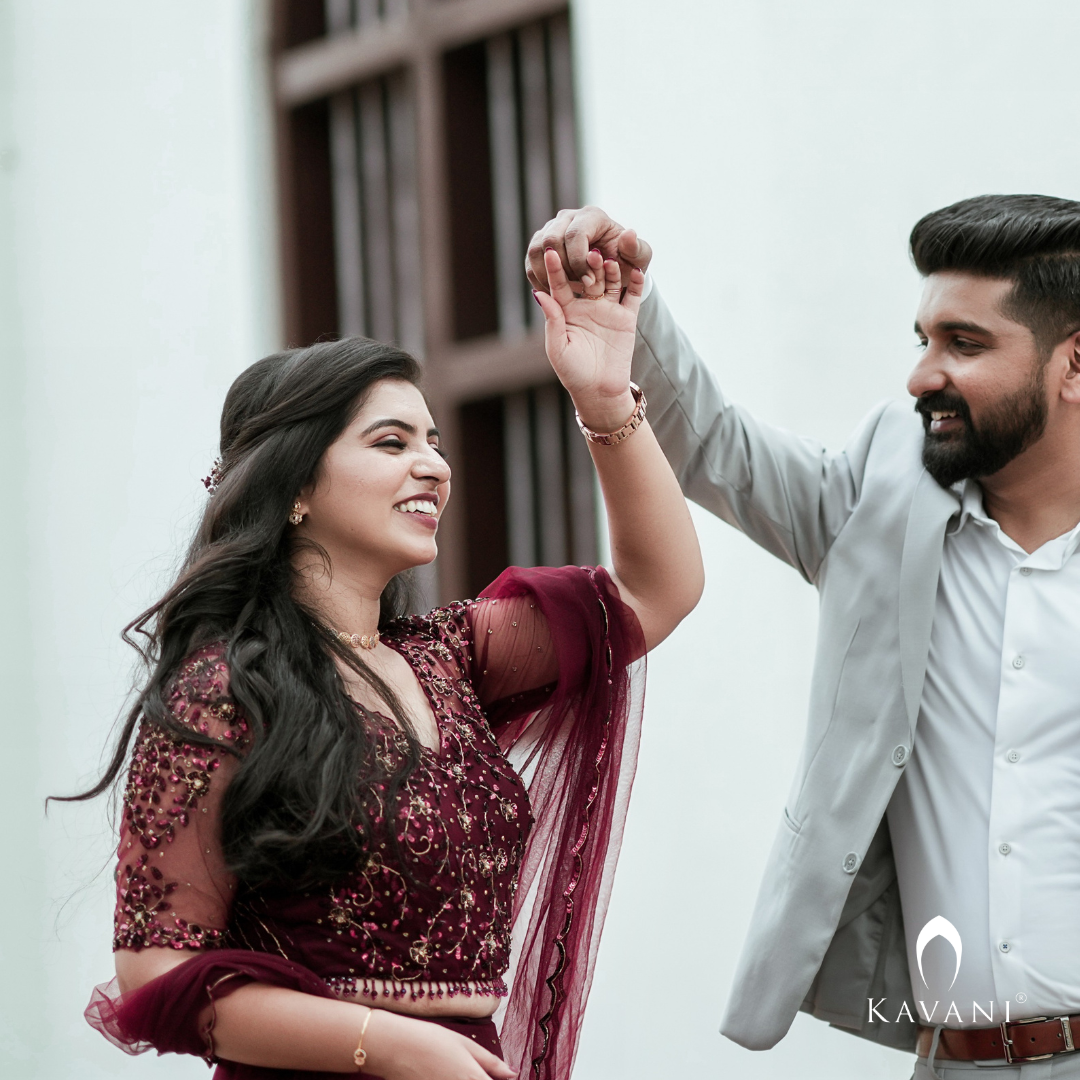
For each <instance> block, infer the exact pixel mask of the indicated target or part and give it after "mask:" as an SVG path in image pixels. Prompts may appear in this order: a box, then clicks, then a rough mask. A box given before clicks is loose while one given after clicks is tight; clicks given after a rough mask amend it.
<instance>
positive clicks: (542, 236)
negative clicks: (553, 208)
mask: <svg viewBox="0 0 1080 1080" xmlns="http://www.w3.org/2000/svg"><path fill="white" fill-rule="evenodd" d="M577 213H580V211H578V210H560V211H559V212H558V214H556V215H555V217H554V218H552V219H551V221H549V222H548V223H547V224H546V225H545V226H544V227H543V228H542V229H537V230H536V232H535V233H533V238H532V239H531V240H530V241H529V249H528V251H527V252H526V255H525V274H526V276H527V277H528V279H529V283H530V284H531V285H532V287H533V288H534V289H540V290H541V291H543V292H548V291H549V290H548V275H547V267H546V266H545V265H544V252H545V251H547V250H548V249H549V248H550V249H551V250H553V251H555V252H556V253H557V254H558V256H559V261H560V262H564V260H565V255H566V248H565V246H564V240H565V236H566V229H567V227H568V226H569V224H570V222H571V221H572V220H573V217H574V215H575V214H577Z"/></svg>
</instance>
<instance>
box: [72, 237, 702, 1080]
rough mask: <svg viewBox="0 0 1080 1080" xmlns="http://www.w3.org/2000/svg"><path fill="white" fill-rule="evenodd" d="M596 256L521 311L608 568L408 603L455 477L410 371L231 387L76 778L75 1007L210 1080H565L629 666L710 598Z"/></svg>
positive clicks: (316, 355)
mask: <svg viewBox="0 0 1080 1080" xmlns="http://www.w3.org/2000/svg"><path fill="white" fill-rule="evenodd" d="M591 270H592V272H591V273H590V274H589V275H587V280H586V281H585V282H584V288H585V292H584V294H583V295H581V296H578V297H575V296H574V294H573V293H572V292H571V291H570V288H569V286H568V285H567V283H566V282H565V280H563V281H561V282H560V281H558V280H557V274H553V277H552V281H553V286H554V291H553V295H552V296H550V297H549V296H546V295H545V296H543V297H541V298H539V300H540V303H541V306H542V308H543V310H544V315H545V318H546V321H547V348H548V355H549V358H550V359H551V361H552V365H553V366H554V367H555V370H556V373H557V374H558V375H559V378H560V379H561V380H562V382H563V385H564V386H565V387H566V388H567V390H568V391H569V392H570V394H571V396H572V397H573V399H574V402H575V404H576V406H577V408H578V411H579V417H580V421H581V425H582V430H583V432H584V433H585V435H586V437H587V438H588V439H589V445H590V449H591V450H592V453H593V458H594V461H595V464H596V467H597V470H598V472H599V475H600V480H601V485H602V487H603V489H604V493H605V497H606V500H607V506H608V517H609V527H610V531H611V537H612V550H613V551H614V552H615V568H614V569H615V572H614V574H613V575H609V574H608V573H607V572H606V571H605V570H603V569H602V568H589V567H584V568H583V567H563V568H558V569H556V568H543V569H536V570H520V569H510V570H508V571H506V572H505V573H504V574H502V575H501V576H500V577H499V578H498V579H497V580H496V581H495V582H494V583H493V584H492V585H491V586H489V587H488V588H487V589H486V590H484V593H483V595H482V597H481V598H480V599H477V600H470V601H465V602H459V603H455V604H451V605H450V606H448V607H445V608H440V609H436V610H435V611H432V612H429V613H428V614H427V615H424V616H412V617H407V616H406V611H407V610H408V574H409V571H410V570H411V569H412V568H414V567H416V566H422V565H425V564H427V563H430V562H431V561H432V560H433V559H434V558H435V556H436V554H437V550H438V549H437V544H436V536H437V532H438V527H439V519H440V518H441V516H442V513H443V512H444V510H445V507H446V504H447V500H448V499H449V497H450V480H451V473H450V466H449V464H448V463H447V461H446V459H445V457H444V455H443V453H442V451H441V450H440V448H439V432H438V429H437V428H436V426H435V423H434V420H433V418H432V416H431V414H430V411H429V409H428V406H427V403H426V401H425V399H424V396H423V394H422V393H421V391H420V389H419V386H418V383H419V376H420V368H419V365H418V364H417V363H416V361H415V360H413V359H412V358H411V357H410V356H408V355H407V354H406V353H404V352H402V351H401V350H399V349H397V348H395V347H393V346H390V345H383V344H379V343H377V342H373V341H369V340H367V339H364V338H349V339H345V340H342V341H338V342H326V343H321V344H318V345H315V346H312V347H311V348H308V349H303V350H292V351H289V352H284V353H279V354H277V355H275V356H270V357H267V358H266V359H264V360H261V361H259V362H258V363H256V364H254V365H253V366H252V367H250V368H249V369H248V370H247V371H245V372H244V373H243V374H242V375H241V376H240V377H239V378H238V379H237V380H236V382H235V383H234V384H233V387H232V388H231V390H230V391H229V394H228V397H227V398H226V402H225V408H224V411H223V414H222V420H221V459H220V463H219V465H218V466H217V467H216V469H215V473H214V477H213V484H212V493H211V498H210V499H209V500H208V503H207V508H206V512H205V514H204V516H203V520H202V522H201V524H200V526H199V530H198V532H197V534H196V537H195V539H194V542H193V543H192V546H191V550H190V552H189V554H188V558H187V561H186V563H185V565H184V568H183V570H182V572H181V574H180V577H179V579H178V580H177V582H176V583H175V584H174V585H173V587H172V588H171V589H170V590H169V591H168V593H166V595H165V596H164V597H163V598H162V600H160V601H159V602H158V603H157V604H155V605H154V606H153V607H152V608H151V609H150V610H149V611H147V612H145V613H144V614H143V615H142V616H140V617H139V618H138V619H137V620H136V621H135V622H134V623H133V624H132V625H131V626H130V627H129V628H128V630H129V632H131V631H134V632H135V633H136V634H138V635H141V636H142V638H143V639H144V641H145V642H146V644H145V645H144V646H143V649H144V656H145V658H146V661H147V676H146V680H145V684H144V686H143V689H142V692H141V694H140V696H139V699H138V701H137V702H136V703H135V706H134V707H133V708H132V710H131V711H130V713H129V714H128V716H127V720H126V724H125V726H124V728H123V731H122V733H121V737H120V739H119V742H118V745H117V746H116V748H115V752H114V755H113V757H112V760H111V763H110V765H109V767H108V769H107V770H106V772H105V774H104V775H103V777H102V778H101V781H100V782H99V783H98V784H97V785H96V786H95V787H94V788H93V789H92V790H91V791H89V792H86V793H84V794H83V795H81V796H77V797H78V798H89V797H92V796H94V795H97V794H99V793H101V792H102V791H104V790H105V789H106V788H107V787H109V786H110V785H111V784H112V783H113V782H114V781H115V780H116V779H117V778H118V777H119V776H120V775H121V774H122V773H123V771H124V769H125V766H126V767H127V772H126V775H127V784H126V787H125V789H124V795H123V819H122V823H121V831H120V838H119V848H118V862H119V865H118V869H117V903H116V919H115V935H114V947H115V950H116V975H117V979H116V980H115V981H114V982H113V983H112V984H110V985H108V986H103V987H100V988H99V989H98V990H97V991H96V992H95V995H94V998H93V999H92V1001H91V1005H90V1007H89V1009H88V1010H87V1016H88V1019H89V1020H90V1022H91V1023H92V1024H93V1025H94V1026H96V1027H97V1028H98V1029H99V1030H100V1031H101V1032H102V1033H103V1034H105V1035H106V1036H107V1037H108V1038H110V1039H111V1040H113V1041H114V1042H116V1043H117V1044H118V1045H120V1046H122V1047H124V1048H125V1049H127V1050H128V1051H129V1052H133V1053H137V1052H140V1051H142V1050H145V1049H149V1048H151V1047H154V1048H156V1049H157V1050H158V1051H159V1052H162V1053H165V1052H177V1053H189V1054H199V1055H202V1056H204V1057H205V1058H206V1059H207V1060H208V1061H212V1062H217V1063H218V1070H217V1072H216V1073H215V1076H216V1077H218V1078H219V1080H222V1078H230V1077H231V1078H236V1080H239V1078H241V1077H242V1078H246V1080H252V1078H256V1077H263V1076H265V1077H270V1076H274V1077H283V1076H296V1077H302V1076H319V1075H328V1074H335V1073H348V1072H357V1071H359V1070H360V1069H365V1070H366V1071H367V1072H368V1074H369V1075H371V1074H378V1075H379V1076H382V1077H384V1078H386V1080H421V1078H423V1080H451V1078H453V1080H462V1078H464V1080H482V1078H484V1077H500V1078H507V1077H510V1076H511V1075H513V1073H514V1072H517V1073H522V1072H524V1071H525V1070H527V1069H528V1070H530V1071H531V1074H532V1075H533V1076H535V1077H538V1078H549V1080H566V1078H567V1077H569V1075H570V1070H571V1067H572V1063H573V1058H574V1051H575V1044H576V1039H577V1034H578V1031H579V1029H580V1022H581V1016H582V1012H583V1009H584V1005H585V999H586V997H587V994H588V988H589V985H590V983H591V979H592V968H593V962H594V959H595V955H596V949H597V946H598V941H599V933H600V929H601V927H602V924H603V918H604V908H605V903H606V897H607V895H608V893H609V891H610V886H611V875H612V874H613V872H614V865H615V856H616V854H617V847H618V840H619V837H620V836H621V832H622V821H623V818H624V815H625V812H626V803H627V797H628V795H629V786H630V782H631V780H632V776H633V768H634V761H635V756H636V742H637V724H638V720H639V717H640V690H641V679H640V678H639V677H638V675H639V674H640V665H636V664H635V661H638V660H639V659H640V658H641V657H642V656H643V655H644V653H645V652H646V651H647V650H648V649H649V648H651V647H652V646H654V645H655V644H656V643H657V642H659V641H660V640H662V639H663V638H664V637H666V636H667V634H669V633H670V632H671V631H672V630H673V629H674V628H675V626H676V625H677V624H678V622H679V621H680V620H681V619H682V618H683V616H684V615H685V614H687V613H688V612H689V611H690V609H691V608H692V607H693V606H694V604H695V603H696V602H697V599H698V597H699V596H700V592H701V586H702V570H701V560H700V554H699V552H698V549H697V542H696V538H695V536H694V531H693V527H692V525H691V523H690V518H689V514H688V512H687V509H686V505H685V503H684V501H683V499H682V495H681V493H680V491H679V488H678V484H677V483H676V481H675V478H674V476H673V475H672V473H671V470H670V468H669V467H668V466H667V463H666V461H665V460H664V458H663V455H662V453H661V452H660V449H659V447H658V445H657V444H656V441H655V439H653V436H652V433H651V431H650V430H649V427H648V424H647V422H646V421H645V419H644V417H645V408H646V404H645V401H644V398H643V397H642V396H641V395H640V392H637V391H636V388H632V387H631V384H630V382H629V365H630V356H631V353H632V351H633V342H634V327H635V322H636V313H637V306H638V304H639V302H640V295H641V290H642V284H643V279H642V276H641V274H640V273H638V272H636V271H635V272H634V274H633V275H632V280H631V281H630V284H629V288H627V289H626V290H625V295H623V287H622V284H621V281H620V269H619V267H618V266H617V265H616V264H615V263H608V264H606V265H604V266H601V262H600V260H599V257H598V256H597V258H596V260H595V265H591ZM598 431H599V433H597V432H598ZM511 761H513V762H514V763H515V764H514V765H512V764H511ZM515 766H516V767H515ZM526 778H527V782H526ZM512 954H516V971H515V974H514V977H513V978H512V979H511V980H510V985H509V986H508V985H507V982H506V977H507V975H508V969H509V967H510V960H511V955H512ZM507 995H509V999H508V1001H507V1007H506V1012H505V1016H504V1018H503V1020H502V1023H501V1027H500V1028H498V1029H497V1028H496V1026H495V1024H494V1022H493V1020H492V1014H493V1013H494V1012H495V1009H496V1006H497V1005H498V1004H499V1001H500V999H501V998H503V997H506V996H507ZM504 1059H505V1060H504ZM507 1061H509V1062H511V1063H512V1066H513V1067H512V1068H511V1067H510V1066H508V1065H507Z"/></svg>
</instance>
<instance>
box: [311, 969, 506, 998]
mask: <svg viewBox="0 0 1080 1080" xmlns="http://www.w3.org/2000/svg"><path fill="white" fill-rule="evenodd" d="M326 982H327V984H328V985H329V987H330V989H331V990H333V992H334V993H335V994H336V995H337V996H338V997H340V998H344V997H360V998H368V999H370V1000H372V1001H374V1000H375V999H376V998H379V997H387V998H388V997H392V998H393V999H394V1000H395V1001H400V1000H401V999H402V998H404V997H407V998H409V1000H410V1001H419V1000H420V999H422V998H425V997H427V998H444V997H447V998H455V997H457V996H458V995H461V996H462V997H473V996H474V995H475V996H476V997H500V998H502V997H506V995H507V993H509V991H508V990H507V987H506V982H505V981H504V980H503V979H495V980H493V981H491V982H424V981H420V980H417V981H415V982H399V981H398V980H397V979H368V978H357V977H356V976H355V975H337V976H335V977H334V978H332V979H327V980H326Z"/></svg>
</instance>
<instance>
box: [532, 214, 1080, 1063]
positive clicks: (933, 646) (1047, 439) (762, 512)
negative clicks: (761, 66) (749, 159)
mask: <svg viewBox="0 0 1080 1080" xmlns="http://www.w3.org/2000/svg"><path fill="white" fill-rule="evenodd" d="M549 247H550V248H554V249H555V250H556V251H557V252H558V253H559V255H560V256H561V257H562V258H563V260H564V263H565V264H566V265H567V267H568V269H569V271H570V272H571V275H572V276H574V277H576V278H579V279H580V278H581V277H582V276H583V275H584V274H587V273H589V271H590V267H589V260H590V259H592V261H594V262H595V261H597V257H596V256H595V255H590V253H589V252H590V249H591V248H593V247H596V248H599V249H600V251H601V253H602V254H603V255H604V256H615V255H618V257H620V258H621V259H622V261H623V264H624V265H625V266H626V268H627V272H629V267H630V266H632V265H636V266H640V267H642V268H643V269H644V268H645V267H647V266H648V262H649V259H650V258H651V251H650V249H649V247H648V245H646V244H644V243H643V242H642V241H640V240H639V239H638V238H637V236H636V235H635V234H634V233H633V232H632V231H631V230H624V229H623V228H622V227H621V226H619V225H618V224H617V223H616V222H614V221H612V220H611V219H610V218H609V217H608V215H606V214H605V213H604V212H603V211H601V210H598V209H597V208H595V207H586V208H585V209H582V210H569V211H563V212H562V213H560V214H559V216H558V217H557V218H556V219H555V220H554V221H552V222H549V223H548V225H546V226H545V227H544V229H542V230H540V232H538V233H537V234H536V236H535V237H534V238H533V242H532V244H531V245H530V248H529V255H528V261H527V270H528V272H529V275H530V278H531V279H532V281H533V284H534V286H535V287H537V288H544V287H546V277H545V275H544V273H543V252H544V249H545V248H549ZM911 253H912V256H913V258H914V261H915V265H916V267H917V268H918V270H919V272H920V273H921V274H922V275H923V277H924V279H925V287H924V289H923V295H922V300H921V303H920V305H919V310H918V314H917V318H916V322H915V333H916V335H917V336H918V339H919V342H920V344H921V345H922V355H921V357H920V359H919V362H918V363H917V364H916V366H915V369H914V371H913V372H912V373H911V377H910V379H909V381H908V392H909V393H910V394H911V395H912V396H913V397H914V398H915V410H914V413H912V411H911V408H910V406H903V405H901V404H899V403H893V404H886V405H882V406H880V407H878V408H876V409H875V410H874V411H873V412H871V413H870V415H869V416H868V417H867V418H866V419H865V420H864V421H863V423H862V424H861V425H860V427H859V428H858V430H857V431H856V432H855V434H854V435H853V436H852V437H851V439H850V441H849V442H848V444H847V446H846V447H845V448H844V449H843V451H842V452H840V453H831V452H829V451H827V450H826V449H825V448H823V447H821V446H818V445H816V444H814V443H813V442H811V441H809V440H806V439H803V438H799V437H796V436H794V435H791V434H789V433H788V432H786V431H783V430H781V429H779V428H774V427H769V426H768V425H766V424H763V423H761V422H759V421H758V420H756V419H754V418H753V417H752V416H750V415H748V414H747V413H746V412H745V411H744V410H742V409H740V408H739V407H738V406H736V405H733V404H731V403H730V402H728V401H727V400H726V399H725V398H724V397H723V395H722V394H721V392H720V390H719V388H718V387H717V385H716V382H715V380H714V379H713V376H712V374H711V372H710V371H709V369H708V368H707V367H706V366H705V365H704V363H703V362H702V361H701V360H700V358H699V357H698V356H697V355H696V354H695V353H694V350H693V348H692V347H691V345H690V343H689V341H688V340H687V339H686V337H685V336H684V335H683V334H682V332H681V331H680V330H679V328H678V326H677V325H676V324H675V321H674V320H673V318H672V316H671V314H670V312H669V311H668V309H667V307H666V306H665V304H664V302H663V300H662V299H661V298H660V296H659V295H658V294H657V292H656V290H655V289H652V290H651V293H650V295H648V298H647V299H646V300H645V302H644V303H643V305H642V307H641V314H640V316H639V320H638V341H637V349H636V352H635V355H634V378H635V380H636V381H637V382H638V383H639V384H640V386H641V387H642V389H643V390H644V391H645V394H646V395H647V397H648V400H649V419H650V421H651V423H652V425H653V429H654V431H655V432H656V435H657V437H658V438H659V440H660V443H661V445H662V446H663V447H664V450H665V452H666V454H667V456H668V458H669V460H670V461H671V464H672V466H673V467H674V469H675V472H676V474H677V475H678V477H679V480H680V482H681V484H682V488H683V491H684V492H685V494H686V495H687V496H688V497H689V498H691V499H693V500H694V501H695V502H697V503H698V504H700V505H701V506H703V507H705V508H706V509H707V510H710V511H711V512H712V513H714V514H716V515H717V516H718V517H720V518H722V519H723V520H724V521H727V522H729V523H730V524H732V525H734V526H735V527H736V528H738V529H741V530H742V531H743V532H745V533H746V534H747V536H749V537H750V538H751V539H752V540H754V541H756V542H757V543H758V544H760V545H761V546H762V547H764V548H766V549H767V550H768V551H770V552H772V553H773V554H774V555H776V556H777V557H778V558H781V559H783V560H784V561H785V562H787V563H789V564H790V565H791V566H793V567H794V568H795V569H796V570H798V571H799V573H801V574H802V575H803V577H804V578H806V580H807V581H808V582H810V583H811V584H812V585H814V586H816V587H817V589H818V590H819V592H820V593H821V623H820V633H819V637H818V648H817V657H816V661H815V670H814V679H813V683H812V687H811V692H810V708H809V723H808V729H807V734H806V744H805V748H804V751H803V755H802V760H801V763H800V765H799V771H798V775H797V777H796V779H795V783H794V785H793V787H792V794H791V797H790V800H789V802H788V804H787V806H786V807H785V809H784V812H783V815H782V817H781V821H780V824H779V827H778V830H777V836H776V841H775V843H774V845H773V849H772V852H771V855H770V858H769V862H768V866H767V869H766V871H765V877H764V880H763V882H762V885H761V891H760V894H759V898H758V902H757V906H756V909H755V912H754V917H753V920H752V923H751V928H750V931H749V935H748V939H747V942H746V944H745V946H744V949H743V953H742V956H741V959H740V961H739V966H738V969H737V973H736V976H735V983H734V986H733V989H732V993H731V996H730V1003H729V1005H728V1008H727V1012H726V1015H725V1017H724V1021H723V1027H722V1030H723V1032H724V1034H726V1035H727V1036H728V1037H729V1038H731V1039H733V1040H735V1041H736V1042H738V1043H740V1044H742V1045H743V1046H746V1047H749V1048H751V1049H766V1048H768V1047H770V1046H773V1045H774V1044H775V1043H776V1042H777V1041H779V1040H780V1039H781V1038H782V1037H783V1036H784V1034H785V1033H786V1032H787V1030H788V1028H789V1026H790V1024H791V1022H792V1020H793V1018H794V1016H795V1014H796V1012H797V1011H798V1010H800V1009H802V1010H804V1011H807V1012H810V1013H812V1014H813V1015H814V1016H817V1017H819V1018H821V1019H824V1020H826V1021H828V1022H830V1023H832V1024H834V1025H837V1026H839V1027H841V1028H844V1029H846V1030H849V1031H852V1032H854V1033H855V1034H857V1035H861V1036H864V1037H866V1038H869V1039H873V1040H876V1041H878V1042H881V1043H884V1044H888V1045H892V1046H896V1047H900V1048H908V1049H912V1050H915V1051H917V1054H918V1057H917V1061H916V1065H915V1073H914V1078H915V1080H925V1078H928V1077H931V1076H933V1077H943V1078H945V1080H973V1078H974V1075H975V1070H977V1069H979V1070H982V1071H983V1072H984V1073H987V1074H989V1075H992V1076H993V1077H994V1078H995V1080H997V1078H1002V1080H1003V1078H1006V1077H1007V1078H1010V1080H1020V1078H1021V1077H1023V1080H1036V1074H1037V1077H1038V1080H1042V1078H1044V1077H1051V1076H1053V1078H1054V1080H1062V1078H1066V1077H1071V1078H1077V1077H1080V1054H1077V1053H1075V1052H1074V1048H1075V1047H1080V918H1077V917H1075V916H1077V913H1078V912H1080V662H1078V660H1077V656H1078V655H1080V651H1078V650H1080V645H1078V643H1080V556H1078V555H1077V547H1078V546H1080V525H1078V523H1080V203H1077V202H1072V201H1068V200H1065V199H1056V198H1049V197H1046V196H1036V195H1003V196H984V197H980V198H974V199H967V200H964V201H963V202H959V203H956V204H955V205H953V206H949V207H946V208H945V209H943V210H938V211H936V212H935V213H932V214H928V215H927V216H926V217H924V218H923V219H922V220H921V221H920V222H919V223H918V224H917V225H916V226H915V229H914V231H913V232H912V234H911ZM938 938H941V939H942V940H937V939H938ZM945 942H948V943H950V944H951V945H952V948H951V949H950V948H948V947H947V946H946V945H945ZM961 958H962V963H961ZM950 979H951V981H950ZM913 987H916V988H917V989H918V991H919V992H917V993H913V992H912V988H913ZM1032 1061H1038V1064H1035V1065H1032V1064H1029V1063H1030V1062H1032Z"/></svg>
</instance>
